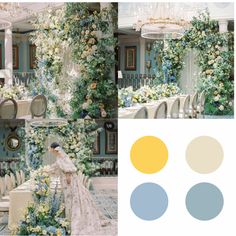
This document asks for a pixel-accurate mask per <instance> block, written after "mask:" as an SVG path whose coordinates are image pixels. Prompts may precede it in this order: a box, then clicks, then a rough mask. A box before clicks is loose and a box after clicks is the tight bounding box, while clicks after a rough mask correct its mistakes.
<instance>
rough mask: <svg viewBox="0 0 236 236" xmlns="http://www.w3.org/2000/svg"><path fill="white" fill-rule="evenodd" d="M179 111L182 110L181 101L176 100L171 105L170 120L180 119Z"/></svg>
mask: <svg viewBox="0 0 236 236" xmlns="http://www.w3.org/2000/svg"><path fill="white" fill-rule="evenodd" d="M179 109H180V99H179V98H176V99H175V100H174V101H173V103H172V105H171V108H170V115H169V118H172V119H178V118H179Z"/></svg>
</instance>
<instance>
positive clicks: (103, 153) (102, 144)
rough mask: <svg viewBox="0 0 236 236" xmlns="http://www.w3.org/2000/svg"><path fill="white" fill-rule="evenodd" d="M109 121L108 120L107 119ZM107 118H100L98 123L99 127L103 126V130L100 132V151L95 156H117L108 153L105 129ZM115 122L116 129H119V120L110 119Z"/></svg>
mask: <svg viewBox="0 0 236 236" xmlns="http://www.w3.org/2000/svg"><path fill="white" fill-rule="evenodd" d="M107 121H108V120H107ZM105 122H106V120H98V121H97V123H98V125H99V127H101V128H103V129H102V132H100V133H99V136H100V153H99V154H95V155H94V157H111V158H117V154H106V148H105V147H106V130H105V129H104V123H105ZM109 122H112V123H113V124H114V129H115V130H116V131H117V130H118V129H117V120H109Z"/></svg>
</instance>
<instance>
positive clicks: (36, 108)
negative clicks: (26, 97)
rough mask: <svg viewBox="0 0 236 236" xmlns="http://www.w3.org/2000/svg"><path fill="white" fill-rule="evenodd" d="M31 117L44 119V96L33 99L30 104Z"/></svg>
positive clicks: (45, 108)
mask: <svg viewBox="0 0 236 236" xmlns="http://www.w3.org/2000/svg"><path fill="white" fill-rule="evenodd" d="M30 111H31V117H32V119H34V117H41V116H42V117H43V118H46V112H47V98H46V97H45V96H44V95H37V96H35V97H34V98H33V100H32V102H31V104H30Z"/></svg>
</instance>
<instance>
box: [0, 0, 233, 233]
mask: <svg viewBox="0 0 236 236" xmlns="http://www.w3.org/2000/svg"><path fill="white" fill-rule="evenodd" d="M222 8H224V11H222ZM233 8H234V6H233V3H213V2H211V3H207V2H206V3H203V2H201V3H197V2H196V3H191V2H185V3H184V2H183V3H174V2H173V3H167V2H145V3H144V2H143V3H142V2H140V3H139V2H137V3H134V2H127V3H126V2H0V235H2V236H8V235H9V236H10V235H19V236H20V235H31V236H36V235H48V236H54V235H55V236H66V235H71V236H90V235H91V236H103V235H104V236H105V235H106V236H115V235H118V162H119V161H118V119H122V120H123V119H194V120H196V119H233V118H234V14H233V13H234V12H233ZM157 125H158V120H157ZM119 148H120V147H119ZM121 158H122V157H121Z"/></svg>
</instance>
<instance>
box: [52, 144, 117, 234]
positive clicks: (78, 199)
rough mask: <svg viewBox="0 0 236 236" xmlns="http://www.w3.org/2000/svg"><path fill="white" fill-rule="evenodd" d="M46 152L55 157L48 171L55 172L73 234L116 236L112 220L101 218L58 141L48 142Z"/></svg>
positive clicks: (115, 227) (115, 228) (114, 224)
mask: <svg viewBox="0 0 236 236" xmlns="http://www.w3.org/2000/svg"><path fill="white" fill-rule="evenodd" d="M49 151H50V152H51V153H53V154H54V155H55V156H56V157H57V160H56V162H55V163H54V164H52V165H51V166H50V169H49V170H48V172H49V173H51V174H55V175H59V176H60V181H61V186H62V191H63V193H64V201H65V211H66V217H67V218H68V219H69V220H70V222H71V235H73V236H82V235H83V236H90V235H96V236H102V235H117V225H116V223H115V222H113V221H111V220H108V219H105V216H103V215H102V214H101V212H100V211H99V210H98V209H97V208H96V206H95V203H94V201H93V199H92V196H91V195H90V193H89V191H88V190H87V189H86V188H85V187H84V185H83V184H82V183H81V182H80V180H79V178H78V175H77V174H76V167H75V165H74V164H73V162H72V161H71V159H70V158H69V156H68V155H67V154H66V153H65V152H64V151H63V149H62V148H61V147H60V145H59V144H58V143H52V144H51V145H50V147H49Z"/></svg>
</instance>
